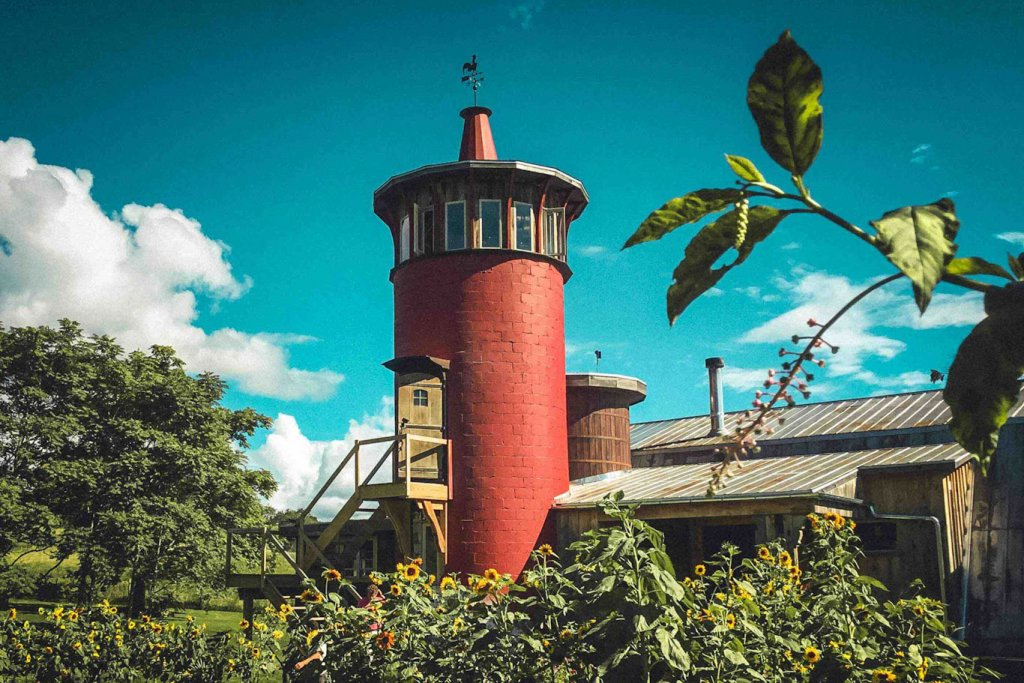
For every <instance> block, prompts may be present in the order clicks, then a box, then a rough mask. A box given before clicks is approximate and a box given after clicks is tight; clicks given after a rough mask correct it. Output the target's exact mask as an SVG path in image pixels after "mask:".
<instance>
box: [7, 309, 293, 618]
mask: <svg viewBox="0 0 1024 683" xmlns="http://www.w3.org/2000/svg"><path fill="white" fill-rule="evenodd" d="M224 391H225V384H224V382H222V381H221V380H220V378H218V377H217V376H216V375H213V374H208V373H205V374H200V375H198V376H191V375H189V374H188V373H186V372H185V370H184V367H183V363H182V361H181V360H180V359H179V358H178V357H177V356H176V355H175V354H174V351H173V350H172V349H170V348H168V347H165V346H154V347H152V348H151V349H150V350H149V352H147V353H144V352H133V353H128V354H125V353H124V352H123V351H122V349H121V348H120V347H119V346H118V345H117V344H116V343H115V342H114V340H113V339H111V338H109V337H102V336H101V337H96V336H94V337H87V336H85V335H83V334H82V331H81V329H80V328H79V327H78V326H77V325H76V324H75V323H72V322H69V321H62V322H61V324H60V326H59V327H58V328H57V329H52V328H49V327H25V328H10V329H4V328H0V489H2V491H3V492H5V493H8V495H6V496H3V499H4V502H3V504H2V505H3V507H0V515H2V520H0V521H2V522H3V523H2V524H0V550H3V551H4V552H3V557H4V558H8V551H10V550H11V549H12V548H14V547H15V546H18V547H23V546H28V547H30V548H52V550H53V552H54V554H55V557H56V558H57V561H58V562H59V561H64V560H66V559H68V558H70V557H72V556H74V557H76V558H77V562H78V568H77V570H76V571H75V574H74V576H75V581H76V587H75V590H76V595H77V598H78V600H80V601H81V602H89V601H93V600H94V599H95V598H96V597H97V596H98V595H99V594H100V592H101V591H103V590H104V589H106V588H108V587H109V586H111V585H112V584H113V583H115V582H117V581H119V580H120V579H121V578H122V577H127V578H128V579H129V581H130V582H131V594H132V603H133V604H132V607H133V609H134V610H136V611H137V610H139V609H142V608H143V607H144V605H145V603H146V600H147V598H146V591H147V589H150V588H152V587H154V586H160V585H165V584H166V583H170V582H181V583H193V584H199V585H203V584H208V583H209V582H211V581H212V580H214V579H215V577H216V575H217V569H218V568H219V567H220V562H221V561H222V549H223V543H224V528H225V527H227V526H239V525H245V524H253V523H258V522H260V521H261V520H262V518H263V507H262V505H261V503H260V496H266V495H269V494H270V493H272V492H273V490H274V488H275V483H274V481H273V479H272V477H271V476H270V474H269V473H268V472H266V471H263V470H250V469H248V468H247V467H246V458H245V455H244V453H243V452H242V450H241V449H242V448H244V447H246V445H247V439H248V438H249V437H250V436H251V435H252V434H253V433H254V432H255V430H256V429H257V428H259V427H265V426H267V425H268V424H269V420H268V418H266V417H264V416H262V415H260V414H258V413H256V412H254V411H253V410H251V409H248V408H246V409H242V410H230V409H228V408H226V407H224V406H222V405H221V404H220V401H221V399H222V397H223V395H224ZM4 562H5V564H7V563H8V562H9V560H8V559H4ZM5 569H6V570H8V573H10V572H11V567H10V565H9V564H8V565H7V566H6V567H5ZM2 590H3V589H2V587H0V591H2Z"/></svg>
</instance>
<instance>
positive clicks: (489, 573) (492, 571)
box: [484, 569, 501, 581]
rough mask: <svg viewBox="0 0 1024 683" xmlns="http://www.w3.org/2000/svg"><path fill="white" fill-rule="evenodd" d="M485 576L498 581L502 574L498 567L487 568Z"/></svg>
mask: <svg viewBox="0 0 1024 683" xmlns="http://www.w3.org/2000/svg"><path fill="white" fill-rule="evenodd" d="M484 578H485V579H487V580H488V581H497V580H498V579H500V578H501V574H499V573H498V570H497V569H486V570H484Z"/></svg>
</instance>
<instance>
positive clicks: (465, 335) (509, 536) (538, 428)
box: [392, 250, 569, 575]
mask: <svg viewBox="0 0 1024 683" xmlns="http://www.w3.org/2000/svg"><path fill="white" fill-rule="evenodd" d="M392 279H393V282H394V286H395V356H396V357H398V356H409V355H430V356H438V357H441V358H447V359H449V360H450V361H451V363H452V364H451V370H450V374H449V378H450V379H449V386H448V389H449V399H448V401H449V403H448V426H449V431H450V435H451V438H452V441H453V443H452V451H453V459H452V470H453V480H454V487H455V499H454V500H453V501H452V504H451V508H450V512H449V520H448V535H449V540H448V543H449V554H448V567H449V569H450V570H451V571H459V572H475V573H481V572H483V570H484V569H487V568H488V567H495V568H496V569H498V570H499V571H502V572H508V573H510V574H513V575H517V574H518V573H519V572H520V571H521V570H522V568H523V566H524V565H525V563H526V562H527V560H528V559H529V555H530V551H532V550H533V549H534V548H535V547H536V546H537V545H538V544H540V543H545V542H552V541H553V540H554V525H553V520H552V519H549V517H550V516H551V503H552V498H554V496H556V495H558V494H560V493H563V492H565V491H566V490H568V488H569V466H568V455H567V445H566V444H567V437H566V403H565V325H564V308H563V286H564V278H563V275H562V272H561V271H560V270H559V268H558V267H557V266H556V265H555V264H554V263H552V262H550V261H549V260H547V259H545V258H543V257H530V256H527V255H522V254H516V253H515V252H509V251H496V250H495V251H486V250H475V251H465V252H459V253H453V254H445V255H441V256H437V257H433V258H420V259H416V260H413V261H410V262H408V263H406V264H404V265H402V266H401V267H399V268H397V269H396V270H395V271H394V274H393V278H392Z"/></svg>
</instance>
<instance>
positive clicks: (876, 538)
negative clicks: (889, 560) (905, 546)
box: [857, 520, 896, 553]
mask: <svg viewBox="0 0 1024 683" xmlns="http://www.w3.org/2000/svg"><path fill="white" fill-rule="evenodd" d="M857 536H858V537H859V538H860V543H861V547H862V548H863V549H864V552H866V553H883V552H890V551H893V550H896V523H895V522H872V521H864V522H862V521H860V520H858V521H857Z"/></svg>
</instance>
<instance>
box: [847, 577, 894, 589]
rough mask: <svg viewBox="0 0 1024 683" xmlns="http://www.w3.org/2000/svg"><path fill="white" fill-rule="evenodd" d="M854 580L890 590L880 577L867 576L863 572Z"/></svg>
mask: <svg viewBox="0 0 1024 683" xmlns="http://www.w3.org/2000/svg"><path fill="white" fill-rule="evenodd" d="M854 581H856V582H857V583H859V584H863V585H865V586H871V587H873V588H877V589H878V590H883V591H888V590H889V589H888V588H886V587H885V584H884V583H882V582H881V581H879V580H878V579H876V578H874V577H873V576H866V575H864V574H861V575H859V576H858V577H857V578H856V579H854Z"/></svg>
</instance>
